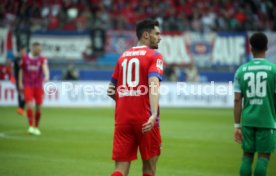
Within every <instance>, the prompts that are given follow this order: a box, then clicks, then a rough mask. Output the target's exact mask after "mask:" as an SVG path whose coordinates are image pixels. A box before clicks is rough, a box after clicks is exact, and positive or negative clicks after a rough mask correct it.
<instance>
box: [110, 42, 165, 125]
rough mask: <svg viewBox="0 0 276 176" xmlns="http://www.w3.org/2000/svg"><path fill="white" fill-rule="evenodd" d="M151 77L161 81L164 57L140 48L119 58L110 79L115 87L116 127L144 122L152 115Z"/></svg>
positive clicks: (156, 52) (131, 49)
mask: <svg viewBox="0 0 276 176" xmlns="http://www.w3.org/2000/svg"><path fill="white" fill-rule="evenodd" d="M152 76H156V77H158V78H159V80H160V81H162V76H163V57H162V55H161V54H160V53H159V52H158V51H156V50H154V49H150V48H148V47H146V46H139V47H133V48H130V49H129V50H127V51H125V52H124V53H123V54H122V55H121V57H120V58H119V60H118V62H117V64H116V67H115V70H114V73H113V75H112V79H111V82H112V83H113V84H114V85H116V95H115V96H116V112H115V124H116V125H118V124H143V123H146V122H147V120H148V119H149V117H150V116H151V109H150V102H149V85H148V78H149V77H152ZM157 125H159V108H158V118H157Z"/></svg>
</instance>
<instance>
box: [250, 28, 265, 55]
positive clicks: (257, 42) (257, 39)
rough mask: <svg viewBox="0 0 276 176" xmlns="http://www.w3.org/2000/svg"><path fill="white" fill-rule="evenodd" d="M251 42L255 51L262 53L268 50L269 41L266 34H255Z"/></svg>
mask: <svg viewBox="0 0 276 176" xmlns="http://www.w3.org/2000/svg"><path fill="white" fill-rule="evenodd" d="M249 40H250V45H251V47H252V50H253V51H255V52H262V51H266V50H267V43H268V39H267V37H266V35H265V34H264V33H262V32H257V33H254V34H253V35H252V36H251V37H250V39H249Z"/></svg>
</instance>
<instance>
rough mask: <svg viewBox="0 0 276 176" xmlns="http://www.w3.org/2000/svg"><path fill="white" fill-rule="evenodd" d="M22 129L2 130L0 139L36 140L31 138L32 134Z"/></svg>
mask: <svg viewBox="0 0 276 176" xmlns="http://www.w3.org/2000/svg"><path fill="white" fill-rule="evenodd" d="M18 134H21V135H18ZM23 134H24V133H23V132H22V131H20V130H14V131H2V132H0V139H16V140H35V138H30V136H29V135H28V134H27V132H26V133H25V135H23Z"/></svg>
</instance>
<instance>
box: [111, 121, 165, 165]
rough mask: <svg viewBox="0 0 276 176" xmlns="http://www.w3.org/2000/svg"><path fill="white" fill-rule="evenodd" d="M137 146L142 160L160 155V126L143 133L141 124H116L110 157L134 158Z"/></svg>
mask: <svg viewBox="0 0 276 176" xmlns="http://www.w3.org/2000/svg"><path fill="white" fill-rule="evenodd" d="M138 148H139V150H140V154H141V157H142V160H148V159H150V158H152V157H154V156H158V155H160V153H161V135H160V128H159V127H157V126H155V127H154V128H153V129H152V130H151V131H150V132H148V133H144V134H143V133H142V125H116V126H115V132H114V139H113V154H112V159H113V160H115V161H132V160H136V159H137V151H138Z"/></svg>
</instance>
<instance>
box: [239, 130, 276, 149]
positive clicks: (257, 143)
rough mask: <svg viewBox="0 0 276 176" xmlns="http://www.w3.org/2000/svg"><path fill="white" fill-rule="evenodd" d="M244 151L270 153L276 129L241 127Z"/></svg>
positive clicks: (273, 145)
mask: <svg viewBox="0 0 276 176" xmlns="http://www.w3.org/2000/svg"><path fill="white" fill-rule="evenodd" d="M241 130H242V135H243V140H242V149H243V151H244V152H250V153H254V152H258V153H271V152H273V151H274V148H275V145H276V130H275V129H269V128H256V127H246V126H243V127H242V129H241Z"/></svg>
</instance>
